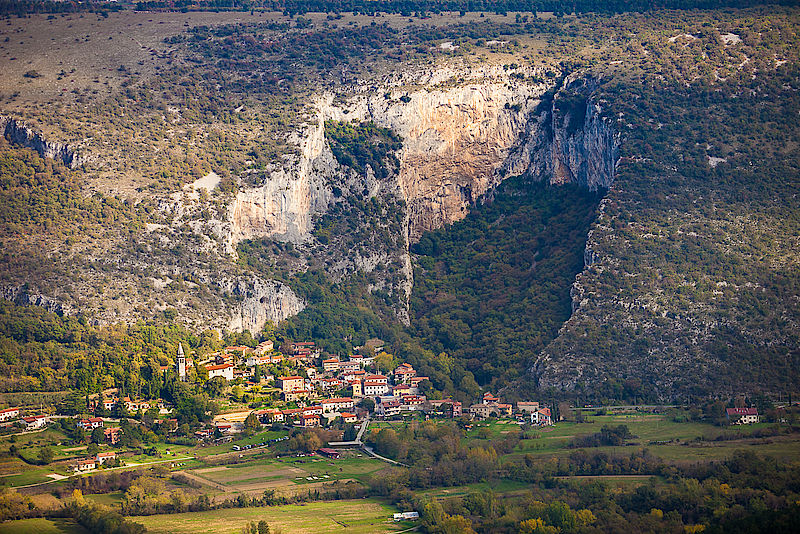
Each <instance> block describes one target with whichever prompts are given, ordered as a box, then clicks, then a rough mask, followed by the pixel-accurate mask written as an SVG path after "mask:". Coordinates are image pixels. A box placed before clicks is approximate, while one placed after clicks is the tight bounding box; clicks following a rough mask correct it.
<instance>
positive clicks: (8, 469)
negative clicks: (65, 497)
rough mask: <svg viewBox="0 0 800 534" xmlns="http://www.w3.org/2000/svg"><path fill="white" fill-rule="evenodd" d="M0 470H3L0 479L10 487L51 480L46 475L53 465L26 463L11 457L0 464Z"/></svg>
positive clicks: (50, 471)
mask: <svg viewBox="0 0 800 534" xmlns="http://www.w3.org/2000/svg"><path fill="white" fill-rule="evenodd" d="M0 471H2V472H3V476H2V478H0V481H2V482H3V483H4V484H7V485H9V486H11V487H19V486H27V485H28V484H38V483H39V482H48V481H52V479H51V478H48V477H47V476H46V475H47V474H49V473H52V472H53V471H54V469H53V466H47V465H45V466H41V467H40V466H35V465H28V464H26V463H25V462H23V461H22V460H19V459H13V460H9V461H7V462H3V463H2V464H0Z"/></svg>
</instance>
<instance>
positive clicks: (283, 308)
mask: <svg viewBox="0 0 800 534" xmlns="http://www.w3.org/2000/svg"><path fill="white" fill-rule="evenodd" d="M218 285H219V286H220V287H221V288H222V289H223V290H225V291H227V292H229V293H230V294H231V295H233V296H235V297H239V298H241V299H242V301H241V303H240V304H238V305H237V306H236V307H235V308H234V309H233V313H232V315H231V317H230V320H229V321H228V324H227V328H228V329H229V330H234V331H237V332H241V331H244V330H249V331H250V332H253V333H256V332H260V331H261V330H262V329H263V328H264V325H266V324H267V321H272V322H273V323H278V322H279V321H282V320H284V319H286V318H287V317H291V316H292V315H297V314H298V313H300V312H301V311H303V309H304V308H305V304H304V303H303V301H302V300H300V299H299V298H298V297H297V295H295V294H294V293H293V292H292V290H291V289H289V288H288V287H287V286H285V285H283V284H281V283H280V282H276V281H275V280H261V279H259V278H253V279H252V280H243V279H238V280H224V281H221V282H219V283H218Z"/></svg>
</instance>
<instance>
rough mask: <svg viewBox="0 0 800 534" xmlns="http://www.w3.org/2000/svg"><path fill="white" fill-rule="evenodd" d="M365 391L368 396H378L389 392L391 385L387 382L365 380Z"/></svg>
mask: <svg viewBox="0 0 800 534" xmlns="http://www.w3.org/2000/svg"><path fill="white" fill-rule="evenodd" d="M362 389H363V393H364V395H365V396H367V397H378V396H380V395H385V394H387V393H388V392H389V386H388V385H386V383H385V382H378V381H375V380H364V387H363V388H362Z"/></svg>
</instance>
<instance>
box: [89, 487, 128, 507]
mask: <svg viewBox="0 0 800 534" xmlns="http://www.w3.org/2000/svg"><path fill="white" fill-rule="evenodd" d="M83 497H84V498H85V499H86V500H87V501H90V502H94V503H97V504H102V505H104V506H109V507H115V506H117V505H118V504H119V503H121V502H122V492H121V491H115V492H113V493H102V494H89V495H84V496H83Z"/></svg>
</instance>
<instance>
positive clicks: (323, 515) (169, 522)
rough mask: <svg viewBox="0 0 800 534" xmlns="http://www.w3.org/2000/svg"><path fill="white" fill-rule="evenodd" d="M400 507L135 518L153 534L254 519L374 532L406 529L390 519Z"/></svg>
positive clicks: (285, 526) (237, 525)
mask: <svg viewBox="0 0 800 534" xmlns="http://www.w3.org/2000/svg"><path fill="white" fill-rule="evenodd" d="M396 511H397V510H396V509H395V508H393V507H391V506H388V505H386V504H383V503H381V502H379V501H375V500H372V499H359V500H350V501H331V502H312V503H308V504H305V505H299V504H292V505H287V506H270V507H265V508H233V509H225V510H213V511H209V512H189V513H184V514H170V515H153V516H145V517H133V518H131V519H133V520H134V521H136V522H138V523H141V524H143V525H144V526H145V527H147V530H148V532H150V533H153V534H181V533H187V534H206V533H208V534H211V533H213V534H217V533H221V534H238V533H239V532H241V529H242V527H243V526H244V525H245V524H247V523H249V522H250V521H256V522H258V521H261V520H265V521H267V522H268V523H269V524H270V526H271V527H276V526H277V527H280V528H281V529H282V530H283V532H286V533H292V534H295V533H297V534H303V533H314V534H317V533H319V534H326V533H334V532H347V533H349V534H373V533H378V532H397V531H399V530H405V529H406V528H408V527H409V526H412V525H411V524H409V523H395V522H394V521H392V520H391V519H390V518H391V516H392V514H393V513H395V512H396Z"/></svg>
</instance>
